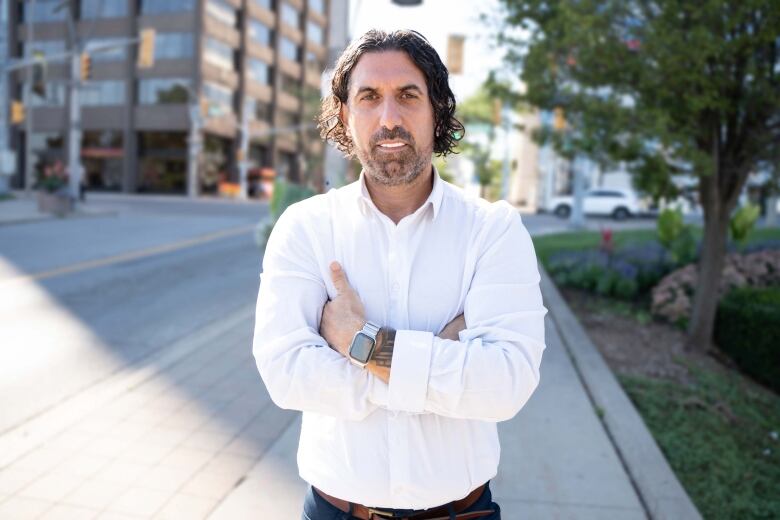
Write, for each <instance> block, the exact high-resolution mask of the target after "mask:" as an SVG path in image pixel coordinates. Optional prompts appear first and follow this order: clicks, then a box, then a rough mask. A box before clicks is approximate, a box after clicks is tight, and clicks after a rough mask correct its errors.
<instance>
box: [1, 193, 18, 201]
mask: <svg viewBox="0 0 780 520" xmlns="http://www.w3.org/2000/svg"><path fill="white" fill-rule="evenodd" d="M15 198H16V197H14V196H13V193H0V202H3V201H4V200H13V199H15Z"/></svg>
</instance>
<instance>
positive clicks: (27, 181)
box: [23, 0, 37, 195]
mask: <svg viewBox="0 0 780 520" xmlns="http://www.w3.org/2000/svg"><path fill="white" fill-rule="evenodd" d="M35 3H36V2H35V0H31V1H30V3H29V4H27V5H25V6H24V14H25V17H26V20H25V22H27V34H26V35H25V36H26V38H25V41H24V57H25V59H28V60H30V59H32V52H33V49H32V47H33V41H34V39H35V38H34V34H35V24H34V23H33V18H34V17H35V14H36V13H37V11H36V9H35ZM32 81H33V71H32V67H30V68H28V69H27V83H26V84H25V85H24V96H23V99H24V105H25V106H26V107H27V117H26V118H25V121H24V191H25V192H26V193H27V194H28V195H29V194H30V191H31V190H32V187H33V174H34V172H33V149H32V132H33V127H32V120H33V110H32Z"/></svg>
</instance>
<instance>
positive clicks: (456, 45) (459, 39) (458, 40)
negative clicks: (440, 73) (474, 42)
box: [447, 34, 465, 74]
mask: <svg viewBox="0 0 780 520" xmlns="http://www.w3.org/2000/svg"><path fill="white" fill-rule="evenodd" d="M464 40H465V38H464V37H463V36H460V35H458V34H450V35H449V37H448V38H447V71H448V72H449V73H450V74H463V42H464Z"/></svg>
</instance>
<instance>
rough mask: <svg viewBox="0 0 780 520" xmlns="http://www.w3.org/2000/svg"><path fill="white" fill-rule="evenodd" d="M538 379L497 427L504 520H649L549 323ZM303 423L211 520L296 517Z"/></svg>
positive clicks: (496, 486)
mask: <svg viewBox="0 0 780 520" xmlns="http://www.w3.org/2000/svg"><path fill="white" fill-rule="evenodd" d="M546 325H547V350H546V351H545V353H544V358H543V362H542V369H541V373H542V380H541V383H540V385H539V388H538V389H537V391H536V393H535V394H534V395H533V397H532V398H531V400H530V401H529V403H528V404H527V405H526V407H525V408H524V409H523V410H521V411H520V413H519V414H518V415H517V417H515V418H514V419H513V420H511V421H508V422H505V423H501V424H500V425H499V435H500V439H501V464H500V469H499V474H498V476H497V477H496V478H495V479H494V480H493V481H492V483H491V489H492V491H493V495H494V498H495V500H496V501H497V502H498V503H499V504H500V505H501V508H502V516H503V518H505V519H507V520H513V519H536V518H539V519H552V518H567V519H576V520H580V519H581V520H591V519H592V520H608V519H616V520H617V519H620V520H631V519H643V518H647V516H646V514H645V511H644V509H643V508H642V504H641V503H640V501H639V498H638V497H637V494H636V492H635V490H634V488H633V487H632V484H631V481H630V479H629V477H628V475H627V474H626V471H625V470H624V468H623V465H622V463H621V461H620V458H619V457H618V455H617V453H616V451H615V448H614V446H613V445H612V443H611V442H610V439H609V437H608V436H607V433H606V432H605V430H604V428H603V427H602V424H601V422H600V421H599V419H598V417H597V415H596V412H595V411H594V409H593V407H592V406H591V403H590V401H589V399H588V396H587V395H586V393H585V389H584V388H583V386H582V383H581V382H580V379H579V376H578V375H577V373H576V371H575V369H574V366H573V364H572V362H571V359H570V358H569V356H568V354H567V352H566V351H565V349H564V347H563V344H562V342H561V339H560V336H559V334H558V330H557V328H556V326H555V325H554V323H553V322H552V320H551V319H549V318H548V321H547V323H546ZM299 431H300V421H298V420H296V421H295V422H294V423H293V424H292V425H291V426H290V428H288V429H287V430H286V431H285V432H284V434H283V435H282V436H281V437H280V438H279V439H278V440H277V441H276V442H275V443H274V444H273V446H272V447H271V448H270V449H269V450H268V452H267V453H266V454H265V455H264V456H263V458H262V459H260V461H259V462H258V463H257V464H256V465H255V466H254V467H253V468H252V469H251V471H250V472H249V474H248V476H247V478H246V479H245V480H244V481H243V482H241V484H240V485H239V486H238V487H237V488H236V489H235V490H234V491H233V492H232V493H231V494H230V495H229V496H228V497H227V498H226V499H225V500H224V501H223V502H222V503H221V504H220V506H219V507H218V508H217V510H216V511H214V513H212V515H211V516H209V519H210V520H241V519H247V520H248V519H257V518H263V519H265V518H269V519H270V518H273V519H277V518H278V519H298V518H300V512H301V505H302V503H303V495H304V493H305V490H306V484H305V483H304V482H302V481H301V480H300V479H299V478H298V473H297V467H296V463H295V456H296V450H297V444H298V433H299Z"/></svg>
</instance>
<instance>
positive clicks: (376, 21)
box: [349, 0, 502, 101]
mask: <svg viewBox="0 0 780 520" xmlns="http://www.w3.org/2000/svg"><path fill="white" fill-rule="evenodd" d="M349 2H350V13H351V16H350V21H351V28H352V30H351V34H352V35H353V37H354V36H356V35H360V34H362V33H364V32H365V31H367V30H369V29H372V28H376V29H383V30H393V29H414V30H416V31H418V32H420V33H421V34H423V35H424V36H425V37H426V38H428V40H429V41H430V42H431V44H432V45H433V47H434V48H435V49H436V51H437V52H438V53H439V56H441V58H442V60H443V61H445V62H446V56H447V37H448V35H450V34H459V35H462V36H465V37H466V41H465V44H464V58H463V74H457V75H451V76H450V87H451V88H452V90H453V92H454V93H455V97H456V100H457V101H462V100H463V99H465V98H466V97H468V96H469V95H470V94H471V93H473V92H474V91H476V89H477V88H478V87H479V85H480V84H481V83H482V82H483V81H484V80H485V79H486V78H487V75H488V73H489V72H490V70H491V69H492V68H497V67H499V66H500V64H501V59H502V53H501V52H500V51H499V50H497V49H494V48H493V47H492V44H491V42H492V39H493V38H494V36H495V29H494V28H491V27H488V26H487V25H486V24H485V23H483V22H480V20H479V15H480V13H482V12H493V13H495V12H496V11H497V10H498V2H497V0H423V3H422V5H421V6H418V7H401V6H397V5H395V4H393V3H392V2H391V1H390V0H349Z"/></svg>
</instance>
